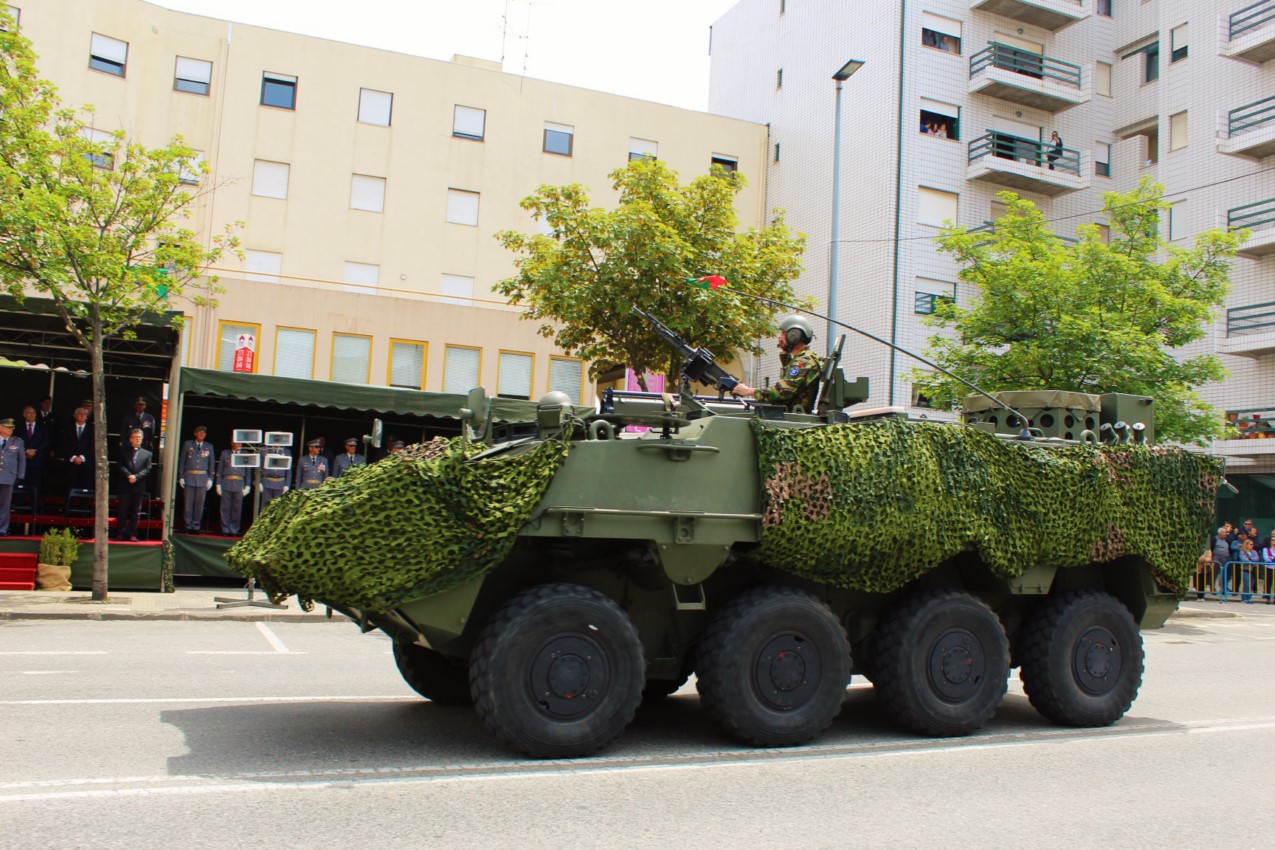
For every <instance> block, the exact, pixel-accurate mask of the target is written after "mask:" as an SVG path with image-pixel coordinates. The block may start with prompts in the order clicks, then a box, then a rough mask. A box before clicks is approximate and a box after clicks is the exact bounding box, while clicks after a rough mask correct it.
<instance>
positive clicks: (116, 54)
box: [89, 33, 128, 77]
mask: <svg viewBox="0 0 1275 850" xmlns="http://www.w3.org/2000/svg"><path fill="white" fill-rule="evenodd" d="M127 65H128V42H127V41H120V40H119V39H117V38H110V37H108V36H105V35H98V34H97V33H93V40H92V41H91V42H90V46H89V67H90V68H92V69H93V70H94V71H101V72H102V73H104V74H114V75H115V76H117V77H122V76H124V69H125V67H127Z"/></svg>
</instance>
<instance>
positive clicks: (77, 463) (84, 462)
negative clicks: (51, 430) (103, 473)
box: [62, 407, 96, 490]
mask: <svg viewBox="0 0 1275 850" xmlns="http://www.w3.org/2000/svg"><path fill="white" fill-rule="evenodd" d="M62 457H64V458H66V463H67V466H68V467H69V468H70V485H71V489H72V490H92V489H93V469H94V467H95V465H96V464H95V461H96V457H95V456H94V454H93V426H92V425H90V424H89V409H88V408H87V407H77V408H76V409H75V418H74V419H73V420H72V422H71V424H70V426H68V427H67V429H66V435H65V436H64V437H63V438H62Z"/></svg>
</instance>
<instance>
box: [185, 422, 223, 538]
mask: <svg viewBox="0 0 1275 850" xmlns="http://www.w3.org/2000/svg"><path fill="white" fill-rule="evenodd" d="M194 433H195V439H193V440H187V441H186V442H184V443H182V449H181V453H180V455H179V457H180V458H181V477H180V478H178V479H177V483H178V485H179V486H180V487H181V488H182V490H183V491H185V496H184V497H183V498H182V501H183V505H182V519H183V520H185V522H186V530H187V531H199V527H200V526H201V525H203V522H204V498H205V497H206V496H207V495H208V491H209V490H211V489H212V486H213V475H214V474H215V472H216V467H215V458H216V457H217V452H216V450H215V449H214V448H213V444H212V443H209V442H207V441H205V440H204V437H206V436H208V428H207V427H205V426H203V425H199V426H197V427H196V428H195V432H194Z"/></svg>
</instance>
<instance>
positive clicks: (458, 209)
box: [447, 189, 479, 225]
mask: <svg viewBox="0 0 1275 850" xmlns="http://www.w3.org/2000/svg"><path fill="white" fill-rule="evenodd" d="M478 197H479V196H478V193H477V192H466V191H464V190H462V189H448V190H447V220H448V221H450V222H451V223H452V224H469V225H477V224H478Z"/></svg>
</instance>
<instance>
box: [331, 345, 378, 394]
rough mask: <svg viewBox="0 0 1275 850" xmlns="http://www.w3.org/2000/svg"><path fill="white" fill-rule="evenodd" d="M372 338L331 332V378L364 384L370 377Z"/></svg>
mask: <svg viewBox="0 0 1275 850" xmlns="http://www.w3.org/2000/svg"><path fill="white" fill-rule="evenodd" d="M371 355H372V338H371V337H370V336H362V335H360V334H332V380H334V381H340V382H341V383H343V384H366V383H367V382H368V380H369V379H370V378H371V374H372V373H371V371H370V369H371V366H372V363H371Z"/></svg>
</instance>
